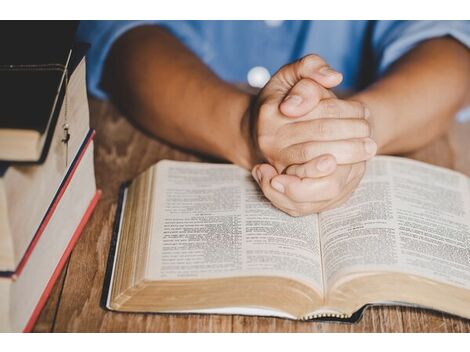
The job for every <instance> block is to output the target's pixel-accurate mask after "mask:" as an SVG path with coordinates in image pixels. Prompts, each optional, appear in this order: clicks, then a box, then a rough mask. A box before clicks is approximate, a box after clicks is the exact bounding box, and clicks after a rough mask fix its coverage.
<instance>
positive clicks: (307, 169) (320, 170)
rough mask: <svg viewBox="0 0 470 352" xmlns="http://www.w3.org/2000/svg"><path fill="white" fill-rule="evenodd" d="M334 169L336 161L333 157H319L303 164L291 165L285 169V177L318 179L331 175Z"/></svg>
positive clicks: (327, 155)
mask: <svg viewBox="0 0 470 352" xmlns="http://www.w3.org/2000/svg"><path fill="white" fill-rule="evenodd" d="M335 169H336V160H335V158H334V156H333V155H330V154H326V155H321V156H319V157H317V158H315V159H313V160H310V161H308V162H306V163H305V164H299V165H291V166H289V167H288V168H287V169H286V174H287V175H292V176H297V177H300V178H304V177H311V178H318V177H324V176H328V175H330V174H332V173H333V172H334V171H335Z"/></svg>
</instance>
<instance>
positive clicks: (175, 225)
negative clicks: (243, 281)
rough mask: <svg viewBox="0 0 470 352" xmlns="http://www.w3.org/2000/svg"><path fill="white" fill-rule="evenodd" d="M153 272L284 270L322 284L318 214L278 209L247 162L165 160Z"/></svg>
mask: <svg viewBox="0 0 470 352" xmlns="http://www.w3.org/2000/svg"><path fill="white" fill-rule="evenodd" d="M156 182H157V183H156V190H157V196H156V197H155V201H156V202H157V203H156V205H155V207H154V208H155V209H156V213H155V214H154V216H153V219H154V222H153V223H152V234H153V236H152V238H151V244H150V255H149V263H148V265H147V268H148V272H147V275H146V277H147V278H149V279H156V280H158V279H172V280H174V279H201V278H203V279H205V278H216V277H235V276H256V275H262V276H269V275H273V276H283V277H289V278H294V279H298V280H300V281H302V282H305V283H307V284H309V285H311V286H312V287H315V288H316V289H317V290H318V291H320V292H321V290H322V284H321V283H322V279H321V260H320V249H319V241H318V238H319V236H318V233H317V216H309V217H304V218H293V217H290V216H289V215H287V214H285V213H283V212H281V211H280V210H278V209H275V208H274V207H273V206H272V205H271V204H270V203H269V201H267V200H266V199H265V198H264V197H263V196H262V194H261V193H260V191H259V187H258V185H256V183H255V182H254V181H253V179H252V177H251V175H250V174H249V173H248V172H247V171H246V170H244V169H242V168H240V167H238V166H234V165H222V164H203V163H184V162H174V161H164V162H160V163H158V165H157V172H156Z"/></svg>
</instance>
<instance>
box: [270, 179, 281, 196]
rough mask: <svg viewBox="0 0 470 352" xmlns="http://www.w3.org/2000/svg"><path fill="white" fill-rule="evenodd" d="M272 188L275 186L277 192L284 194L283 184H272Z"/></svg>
mask: <svg viewBox="0 0 470 352" xmlns="http://www.w3.org/2000/svg"><path fill="white" fill-rule="evenodd" d="M271 186H273V188H274V189H275V190H276V191H278V192H281V193H284V185H283V184H282V183H279V182H277V181H273V182H271Z"/></svg>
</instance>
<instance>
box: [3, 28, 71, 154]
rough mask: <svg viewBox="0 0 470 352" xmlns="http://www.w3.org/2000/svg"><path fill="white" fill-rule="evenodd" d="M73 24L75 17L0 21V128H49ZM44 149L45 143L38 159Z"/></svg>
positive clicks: (58, 102)
mask: <svg viewBox="0 0 470 352" xmlns="http://www.w3.org/2000/svg"><path fill="white" fill-rule="evenodd" d="M77 27H78V21H1V22H0V45H1V47H2V49H1V55H0V100H1V106H0V129H16V130H18V129H20V130H21V129H24V130H33V131H37V132H39V133H40V134H45V133H47V134H49V133H52V131H53V130H54V127H55V119H56V118H57V115H58V112H59V111H60V107H61V103H62V99H63V95H64V89H65V82H64V81H65V80H66V76H67V75H68V76H70V72H67V74H66V73H65V72H64V70H65V68H66V67H67V64H68V63H70V62H69V61H70V60H69V59H70V53H71V49H72V46H73V43H74V37H75V32H76V30H77ZM47 149H48V144H47V142H46V143H45V144H44V146H43V151H42V153H41V158H40V160H37V161H36V162H41V161H43V160H44V159H45V156H46V154H47ZM33 161H34V160H33Z"/></svg>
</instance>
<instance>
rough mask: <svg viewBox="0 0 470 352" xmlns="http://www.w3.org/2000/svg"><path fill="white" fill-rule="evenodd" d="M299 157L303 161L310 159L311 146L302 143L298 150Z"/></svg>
mask: <svg viewBox="0 0 470 352" xmlns="http://www.w3.org/2000/svg"><path fill="white" fill-rule="evenodd" d="M298 158H299V159H300V160H301V161H305V160H310V148H309V147H308V145H302V146H301V147H300V148H299V151H298Z"/></svg>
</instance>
